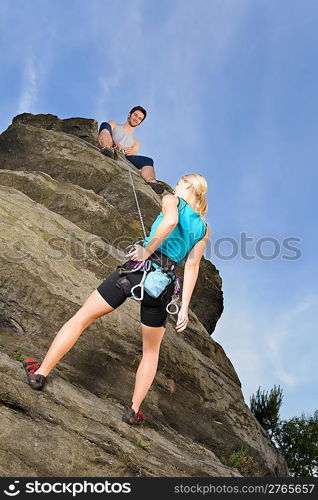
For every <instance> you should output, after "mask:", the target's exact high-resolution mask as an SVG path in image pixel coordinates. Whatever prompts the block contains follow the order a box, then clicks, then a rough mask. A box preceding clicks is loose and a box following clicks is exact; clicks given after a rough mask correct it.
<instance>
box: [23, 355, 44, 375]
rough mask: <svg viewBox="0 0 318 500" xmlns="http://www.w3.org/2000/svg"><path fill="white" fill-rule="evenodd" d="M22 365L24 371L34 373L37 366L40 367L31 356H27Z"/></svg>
mask: <svg viewBox="0 0 318 500" xmlns="http://www.w3.org/2000/svg"><path fill="white" fill-rule="evenodd" d="M23 366H24V368H25V371H27V372H29V373H34V372H36V370H37V369H38V368H40V366H41V365H40V363H38V362H37V361H35V360H34V359H32V358H27V359H25V360H24V361H23Z"/></svg>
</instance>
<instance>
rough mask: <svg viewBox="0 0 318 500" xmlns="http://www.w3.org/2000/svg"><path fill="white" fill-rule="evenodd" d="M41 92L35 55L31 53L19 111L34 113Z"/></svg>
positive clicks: (26, 63)
mask: <svg viewBox="0 0 318 500" xmlns="http://www.w3.org/2000/svg"><path fill="white" fill-rule="evenodd" d="M38 92H39V78H38V72H37V68H36V59H35V56H34V55H29V56H28V57H27V59H26V62H25V66H24V75H23V78H22V91H21V95H20V98H19V104H18V110H17V113H18V114H20V113H25V112H28V113H32V112H34V109H35V107H36V103H37V97H38Z"/></svg>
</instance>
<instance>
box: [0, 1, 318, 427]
mask: <svg viewBox="0 0 318 500" xmlns="http://www.w3.org/2000/svg"><path fill="white" fill-rule="evenodd" d="M317 25H318V4H317V1H315V0H306V2H301V1H294V0H196V2H193V1H190V0H173V1H171V0H169V1H168V0H159V1H158V0H134V2H131V1H129V0H120V1H119V0H90V1H89V2H80V1H79V0H68V2H64V1H62V0H54V1H53V0H38V1H36V0H30V2H29V3H28V6H27V8H26V5H25V2H22V1H21V0H16V1H15V2H11V1H8V0H7V1H6V0H2V2H1V3H0V26H1V37H0V44H1V45H0V48H1V50H0V61H1V80H0V88H1V95H2V99H1V115H0V131H3V130H5V129H6V128H7V127H8V125H9V124H10V123H11V121H12V118H13V117H14V116H15V115H17V114H18V113H22V112H31V113H53V114H56V115H58V116H59V117H60V118H68V117H73V116H81V117H87V118H96V119H97V120H98V121H99V122H101V121H105V120H109V119H113V120H115V121H117V122H119V123H123V122H124V121H125V119H126V116H127V112H128V111H129V109H130V108H131V107H132V106H134V105H137V104H140V105H142V106H144V107H145V108H146V109H147V111H148V116H147V119H146V120H145V122H144V123H143V124H142V125H141V126H140V127H139V128H138V129H137V130H136V135H137V137H138V138H139V139H140V141H141V149H140V154H144V155H146V156H152V157H153V158H154V159H155V168H156V173H157V177H158V179H162V180H165V181H167V182H168V183H169V184H170V185H172V186H173V185H174V184H175V183H176V182H177V180H178V178H179V177H180V176H181V175H183V174H185V173H191V172H199V173H201V174H203V175H205V176H206V178H207V180H208V183H209V193H208V202H209V212H208V217H207V218H208V220H209V222H210V225H211V232H212V234H211V245H210V248H209V249H208V250H207V254H206V256H207V258H210V259H211V260H212V262H213V263H214V264H215V266H216V267H217V269H219V271H220V274H221V277H222V279H223V291H224V302H225V310H224V313H223V316H222V317H221V319H220V320H219V323H218V325H217V327H216V330H215V332H214V334H213V338H214V339H215V340H216V341H217V342H219V343H220V344H221V345H222V346H223V347H224V349H225V351H226V353H227V355H228V356H229V358H230V359H231V361H232V363H233V364H234V366H235V368H236V370H237V372H238V374H239V377H240V379H241V382H242V390H243V393H244V397H245V401H246V403H247V404H249V397H250V395H251V394H252V393H255V392H256V391H257V389H258V387H259V386H261V388H262V389H264V390H270V389H271V388H272V387H273V386H274V384H276V385H281V387H282V388H283V391H284V399H283V406H282V410H281V416H282V417H283V418H289V417H292V416H296V415H300V413H301V412H306V413H311V414H312V413H313V411H314V410H315V409H316V408H317V386H318V371H317V351H318V338H317V320H316V314H317V306H318V286H317V263H316V255H315V252H316V249H317V239H318V238H317V223H316V221H317V209H316V206H317V204H316V192H317V187H316V186H317V177H318V175H317V149H318V141H317V125H318V123H317V116H318V104H317V83H318V78H317V76H318V75H317V73H318V69H317V56H318V32H317ZM242 235H243V237H244V235H245V236H246V237H248V238H251V240H250V241H249V242H248V244H247V247H246V248H247V254H248V255H250V256H252V257H254V258H252V259H247V258H245V257H244V256H243V254H242V251H240V250H238V252H236V254H235V255H233V256H232V257H231V258H226V256H231V253H232V251H233V249H234V247H235V246H238V247H239V248H240V245H241V243H240V242H241V240H242ZM222 238H225V239H226V241H222ZM262 238H264V239H265V240H262ZM269 238H270V240H268V239H269ZM286 238H295V240H293V242H292V243H290V246H293V247H294V248H296V249H297V250H288V249H286ZM266 240H267V241H266ZM257 248H258V251H256V249H257ZM274 250H275V251H276V254H277V255H276V256H275V257H274V256H273V253H274ZM266 256H267V257H268V258H266ZM286 256H287V257H292V258H291V259H286ZM271 257H273V258H271ZM296 257H297V258H296ZM185 334H186V333H185Z"/></svg>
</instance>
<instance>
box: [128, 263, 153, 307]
mask: <svg viewBox="0 0 318 500" xmlns="http://www.w3.org/2000/svg"><path fill="white" fill-rule="evenodd" d="M150 269H151V260H148V259H147V260H146V261H144V267H143V270H144V274H143V276H142V278H141V281H140V283H137V285H135V286H133V287H132V288H131V290H130V293H131V296H132V298H133V299H135V300H142V299H143V298H144V281H145V279H146V275H147V272H148V271H150ZM136 288H140V297H137V296H136V295H135V294H134V290H135V289H136Z"/></svg>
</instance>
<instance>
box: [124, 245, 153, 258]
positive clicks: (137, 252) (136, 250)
mask: <svg viewBox="0 0 318 500" xmlns="http://www.w3.org/2000/svg"><path fill="white" fill-rule="evenodd" d="M126 257H127V258H128V259H130V260H137V261H139V262H140V261H143V260H146V259H148V257H149V252H147V250H146V248H145V247H142V246H141V245H135V246H134V247H133V248H132V249H131V250H130V252H129V253H127V254H126Z"/></svg>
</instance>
